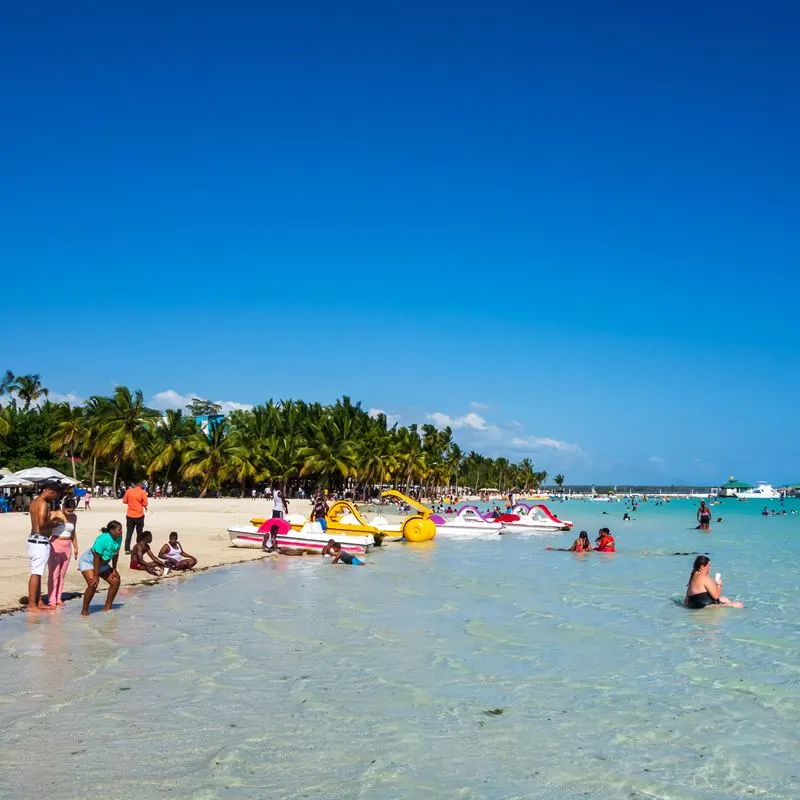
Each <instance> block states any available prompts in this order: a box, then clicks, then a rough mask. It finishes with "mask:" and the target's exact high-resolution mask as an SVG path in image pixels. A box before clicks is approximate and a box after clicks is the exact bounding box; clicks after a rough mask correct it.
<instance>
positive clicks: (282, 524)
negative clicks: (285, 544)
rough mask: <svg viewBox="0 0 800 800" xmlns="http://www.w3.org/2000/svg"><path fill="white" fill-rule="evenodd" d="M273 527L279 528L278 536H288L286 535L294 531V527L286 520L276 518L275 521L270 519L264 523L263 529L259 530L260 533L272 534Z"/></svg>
mask: <svg viewBox="0 0 800 800" xmlns="http://www.w3.org/2000/svg"><path fill="white" fill-rule="evenodd" d="M273 525H277V526H278V536H286V534H287V533H289V531H290V530H291V529H292V526H291V525H290V524H289V523H288V522H287V521H286V520H285V519H280V518H278V517H275V518H274V519H268V520H267V521H266V522H263V523H262V524H261V527H260V528H259V529H258V532H259V533H270V531H272V526H273Z"/></svg>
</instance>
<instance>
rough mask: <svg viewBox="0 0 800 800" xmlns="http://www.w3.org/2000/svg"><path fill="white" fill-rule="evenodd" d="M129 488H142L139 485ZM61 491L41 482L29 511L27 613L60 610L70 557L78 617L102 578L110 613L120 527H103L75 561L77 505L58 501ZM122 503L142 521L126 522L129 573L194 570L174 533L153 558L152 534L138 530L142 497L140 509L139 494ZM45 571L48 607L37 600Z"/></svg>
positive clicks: (113, 523)
mask: <svg viewBox="0 0 800 800" xmlns="http://www.w3.org/2000/svg"><path fill="white" fill-rule="evenodd" d="M134 488H139V489H141V487H140V486H138V485H137V487H134ZM129 491H130V490H129ZM62 492H63V488H62V486H61V484H60V483H59V482H58V481H46V482H44V483H42V484H41V485H40V489H39V494H38V495H37V496H36V497H35V498H34V500H33V502H32V503H31V506H30V520H31V532H30V534H29V535H28V542H27V554H28V561H29V563H30V577H29V579H28V611H31V612H38V611H50V610H53V609H55V608H58V607H59V606H62V605H64V603H63V593H64V580H65V578H66V575H67V571H68V569H69V564H70V561H71V560H72V559H73V558H74V559H75V560H76V561H77V562H78V569H79V570H80V572H81V575H83V578H84V580H85V581H86V590H85V591H84V593H83V609H82V611H81V614H82V615H83V616H87V615H88V614H89V605H90V604H91V602H92V598H93V597H94V595H95V593H96V591H97V588H98V586H99V584H100V579H101V578H102V579H103V580H104V581H105V582H106V583H107V584H108V592H107V593H106V599H105V603H104V605H103V610H104V611H110V610H111V608H112V606H113V603H114V598H115V597H116V596H117V592H118V591H119V587H120V576H119V572H118V571H117V562H118V560H119V553H120V549H121V547H122V536H123V533H122V523H121V522H119V521H117V520H111V521H110V522H108V523H107V524H106V525H105V526H103V528H102V529H101V530H100V533H99V535H98V536H97V537H96V538H95V540H94V542H93V543H92V546H91V547H90V548H89V549H88V550H86V551H85V552H84V553H83V554H81V555H80V556H79V555H78V554H79V547H78V536H77V524H78V518H77V515H76V514H75V506H76V503H75V500H74V498H73V497H71V496H65V497H63V498H61V494H62ZM126 496H127V492H126ZM126 503H127V504H128V509H129V513H130V511H131V506H132V505H133V507H134V512H136V511H137V510H142V513H141V516H134V517H130V516H129V517H127V518H126V520H127V523H128V531H127V539H126V542H125V553H126V554H130V556H131V563H130V567H131V569H133V570H143V571H146V572H148V573H149V574H151V575H154V576H161V575H166V574H168V573H169V572H170V571H171V570H174V571H184V570H189V569H193V568H194V567H195V566H196V565H197V559H196V558H195V557H194V556H192V555H190V554H189V553H187V552H186V551H185V550H184V549H183V547H182V546H181V543H180V542H179V541H178V534H177V533H176V532H175V531H173V532H172V533H170V535H169V541H168V542H166V543H165V544H164V545H163V547H162V548H161V549H160V551H159V553H158V556H156V555H155V554H154V553H153V551H152V549H151V547H150V545H151V543H152V541H153V535H152V533H150V531H145V530H137V528H139V527H140V526H141V525H142V524H143V522H144V513H143V508H146V506H147V502H146V493H145V498H144V502H143V504H142V498H141V497H140V496H138V495H137V496H136V497H135V499H134V498H130V502H128V501H126ZM54 507H55V508H54ZM134 530H137V535H136V544H135V545H134V546H133V549H131V548H130V541H131V535H132V533H133V531H134ZM45 570H47V602H45V598H44V597H43V595H42V578H43V577H44V573H45Z"/></svg>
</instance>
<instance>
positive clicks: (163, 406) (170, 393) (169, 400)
mask: <svg viewBox="0 0 800 800" xmlns="http://www.w3.org/2000/svg"><path fill="white" fill-rule="evenodd" d="M191 402H192V395H185V394H178V393H177V392H176V391H175V390H174V389H167V390H166V391H165V392H157V393H156V394H154V395H153V397H152V399H151V400H150V403H149V405H150V406H152V407H153V408H158V409H160V410H161V411H166V410H167V409H169V408H174V409H182V408H186V406H187V405H188V404H189V403H191Z"/></svg>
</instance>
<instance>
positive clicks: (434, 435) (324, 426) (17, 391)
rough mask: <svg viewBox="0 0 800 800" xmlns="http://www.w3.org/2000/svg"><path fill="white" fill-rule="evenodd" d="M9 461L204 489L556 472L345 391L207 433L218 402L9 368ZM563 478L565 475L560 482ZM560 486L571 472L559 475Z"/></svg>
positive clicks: (425, 482)
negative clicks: (186, 401)
mask: <svg viewBox="0 0 800 800" xmlns="http://www.w3.org/2000/svg"><path fill="white" fill-rule="evenodd" d="M0 394H2V395H4V396H5V397H4V399H3V402H4V403H5V404H6V405H5V406H3V407H2V408H0V465H2V466H6V465H8V466H9V467H11V468H12V469H22V468H24V467H31V466H53V467H55V468H56V469H59V470H61V471H62V472H65V473H68V474H69V473H73V474H75V475H76V476H77V477H78V478H79V479H82V480H86V481H90V482H92V483H93V482H95V480H97V479H98V478H99V479H100V480H103V481H111V482H112V483H113V484H114V486H116V483H117V481H118V480H119V479H123V480H125V481H128V482H130V481H132V480H136V479H141V478H143V477H145V476H146V477H149V478H150V479H151V480H153V481H157V482H162V483H166V482H167V481H173V482H183V483H185V484H188V485H189V486H193V487H195V489H196V490H197V491H199V492H200V493H201V494H206V493H207V492H208V491H216V490H223V489H226V488H227V489H232V488H234V487H236V488H238V490H239V491H240V492H243V491H244V489H245V487H246V486H248V485H253V484H255V483H272V484H276V485H280V486H281V487H282V488H283V489H284V490H287V489H289V488H291V487H297V486H299V485H300V484H303V485H305V486H306V487H307V488H309V489H310V488H312V487H328V488H332V489H337V488H343V487H345V486H349V487H350V488H355V487H367V486H381V485H385V484H392V485H394V486H399V487H406V488H407V487H410V486H421V487H423V488H428V489H429V490H434V489H436V488H446V487H450V488H451V489H452V490H454V491H459V490H463V489H466V488H471V489H480V488H483V487H496V488H498V489H500V490H501V491H510V490H512V489H516V490H524V489H537V488H539V487H540V486H541V485H542V484H543V483H544V482H545V480H546V479H547V473H546V472H544V471H536V470H534V467H533V464H532V462H531V461H530V459H527V458H526V459H522V461H520V462H519V464H514V463H511V462H510V461H509V460H508V459H506V458H496V459H492V458H487V457H486V456H483V455H481V454H479V453H477V452H475V451H471V452H469V453H467V454H466V455H465V454H464V453H463V451H462V450H461V448H460V447H459V446H458V444H456V443H455V442H453V438H452V431H451V430H450V428H443V429H438V428H436V427H435V426H433V425H430V424H425V425H422V426H421V427H419V428H418V427H417V426H416V425H409V426H408V427H398V426H397V425H393V426H391V427H389V426H388V424H387V420H386V417H385V416H384V415H383V414H379V415H377V416H376V417H371V416H370V415H369V414H368V413H367V412H366V411H364V410H363V409H362V408H361V404H360V403H353V402H352V401H351V400H350V398H349V397H347V396H344V397H342V398H340V399H339V400H337V401H336V403H334V404H333V405H331V406H323V405H321V404H319V403H305V402H303V401H297V400H281V401H277V402H276V401H273V400H269V401H268V402H267V403H266V404H264V405H260V406H256V407H255V408H254V409H252V410H250V411H234V412H233V413H231V414H230V415H228V416H227V417H226V418H225V420H224V421H223V422H222V423H221V424H220V425H218V426H216V427H213V428H212V429H211V431H210V432H209V434H206V433H204V432H202V431H200V430H199V429H198V427H197V425H196V424H195V421H194V416H204V415H207V414H214V413H217V412H218V410H219V409H218V407H215V406H214V404H213V403H208V402H207V401H200V400H196V399H195V400H194V401H193V403H192V405H191V407H190V408H189V409H188V414H189V415H191V416H188V415H187V414H184V413H183V412H181V411H167V412H165V413H161V412H159V411H156V410H154V409H150V408H147V407H146V406H145V404H144V400H143V397H142V393H141V392H140V391H135V392H132V391H131V390H130V389H128V388H127V387H124V386H119V387H117V388H116V389H115V390H114V394H113V395H112V396H111V397H104V396H100V395H96V396H94V397H91V398H89V400H87V401H86V402H85V403H84V404H83V405H82V406H81V407H71V406H69V405H68V404H66V403H55V404H54V403H50V402H49V401H47V400H46V397H47V389H45V388H44V387H42V385H41V382H40V381H39V376H38V375H29V376H22V377H17V376H15V375H14V374H13V373H11V372H7V373H6V374H5V376H4V377H0ZM559 479H561V480H559ZM556 483H557V484H558V485H559V486H561V485H562V483H563V476H562V475H558V476H556Z"/></svg>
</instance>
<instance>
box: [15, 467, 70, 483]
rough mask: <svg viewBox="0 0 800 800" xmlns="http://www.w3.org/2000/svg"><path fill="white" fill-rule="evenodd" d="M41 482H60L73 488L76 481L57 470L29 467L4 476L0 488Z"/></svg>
mask: <svg viewBox="0 0 800 800" xmlns="http://www.w3.org/2000/svg"><path fill="white" fill-rule="evenodd" d="M7 481H24V482H25V483H7ZM43 481H60V482H61V483H63V484H64V485H65V486H75V485H76V484H77V483H78V481H76V480H74V479H73V478H68V477H67V476H66V475H64V474H63V473H62V472H59V471H58V470H57V469H51V468H50V467H31V468H30V469H21V470H19V472H14V473H13V474H11V475H8V476H6V477H5V478H3V480H2V481H0V486H25V485H26V484H27V485H30V486H32V485H34V484H37V483H42V482H43Z"/></svg>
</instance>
